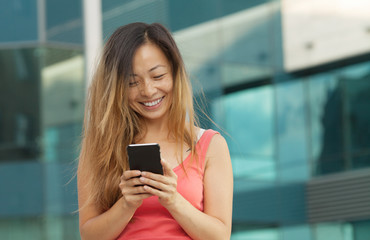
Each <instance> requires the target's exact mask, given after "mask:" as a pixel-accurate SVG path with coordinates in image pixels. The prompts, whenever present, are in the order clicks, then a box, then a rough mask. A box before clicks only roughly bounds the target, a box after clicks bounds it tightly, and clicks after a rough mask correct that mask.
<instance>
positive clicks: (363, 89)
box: [338, 63, 370, 169]
mask: <svg viewBox="0 0 370 240" xmlns="http://www.w3.org/2000/svg"><path fill="white" fill-rule="evenodd" d="M338 78H339V79H340V81H341V82H342V85H341V86H342V88H343V93H344V98H345V99H344V105H345V109H344V111H345V117H346V124H347V126H346V129H347V131H348V133H347V135H348V136H347V141H346V144H347V146H346V149H348V156H347V157H348V158H349V159H348V161H349V164H348V168H350V169H352V168H354V169H358V168H364V167H368V166H370V147H369V146H370V111H369V109H370V81H369V80H370V64H369V63H364V64H358V65H355V66H351V67H347V68H346V69H344V70H343V71H341V72H340V73H339V74H338Z"/></svg>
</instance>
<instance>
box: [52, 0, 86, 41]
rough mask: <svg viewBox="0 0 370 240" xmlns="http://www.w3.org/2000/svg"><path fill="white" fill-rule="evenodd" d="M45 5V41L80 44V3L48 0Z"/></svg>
mask: <svg viewBox="0 0 370 240" xmlns="http://www.w3.org/2000/svg"><path fill="white" fill-rule="evenodd" d="M45 3H46V6H45V10H46V13H45V14H46V24H45V25H46V38H47V40H48V41H51V42H59V43H60V42H61V43H73V44H82V42H83V26H82V22H83V21H82V1H75V0H63V1H59V0H48V1H45Z"/></svg>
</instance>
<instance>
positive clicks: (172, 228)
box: [117, 129, 217, 240]
mask: <svg viewBox="0 0 370 240" xmlns="http://www.w3.org/2000/svg"><path fill="white" fill-rule="evenodd" d="M216 133H217V132H216V131H213V130H203V129H201V131H200V134H201V136H200V137H199V135H200V134H198V139H199V140H198V142H197V144H196V151H197V155H198V161H196V159H192V158H191V154H189V155H188V156H187V158H185V160H184V161H183V165H184V167H185V169H186V172H185V171H184V169H183V167H182V166H181V165H178V166H177V167H175V168H174V169H173V171H174V172H175V173H176V175H177V177H178V178H177V191H178V192H179V193H180V194H181V195H182V196H183V197H184V198H185V199H187V200H188V201H189V202H190V203H191V204H192V205H193V206H194V207H196V208H197V209H199V210H200V211H203V177H204V167H205V157H206V153H207V149H208V146H209V143H210V141H211V139H212V137H213V136H214V134H216ZM117 239H118V240H124V239H130V240H144V239H161V240H170V239H171V240H183V239H191V238H190V237H189V236H188V235H187V234H186V232H185V231H184V230H183V229H182V228H181V226H180V225H179V224H178V223H177V221H176V220H175V219H174V218H173V217H172V216H171V214H170V213H169V212H168V211H167V209H166V208H164V207H163V206H162V205H161V204H160V203H159V201H158V197H157V196H152V197H149V198H147V199H144V201H143V203H142V205H141V206H140V207H139V208H138V209H137V210H136V212H135V213H134V215H133V217H132V219H131V220H130V222H129V223H128V224H127V225H126V227H125V229H124V230H123V231H122V233H121V234H120V236H119V237H118V238H117Z"/></svg>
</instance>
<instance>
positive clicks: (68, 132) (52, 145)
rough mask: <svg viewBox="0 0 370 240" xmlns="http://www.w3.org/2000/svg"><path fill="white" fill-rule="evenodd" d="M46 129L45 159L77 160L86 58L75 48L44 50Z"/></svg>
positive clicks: (43, 117) (44, 137)
mask: <svg viewBox="0 0 370 240" xmlns="http://www.w3.org/2000/svg"><path fill="white" fill-rule="evenodd" d="M43 54H44V56H45V60H46V64H45V67H44V68H43V69H42V72H41V76H42V85H41V88H42V113H43V115H42V119H43V121H42V124H43V126H42V128H43V129H44V136H43V142H44V147H45V151H44V160H45V161H67V162H70V161H73V160H74V159H75V158H76V155H77V147H76V146H78V143H77V141H78V139H79V138H78V136H79V135H80V132H81V125H82V118H83V112H84V96H85V95H84V92H85V86H84V80H83V76H84V72H83V71H84V61H83V57H82V55H81V53H79V52H78V51H71V50H57V49H44V53H43Z"/></svg>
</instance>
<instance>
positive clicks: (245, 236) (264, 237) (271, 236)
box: [231, 228, 280, 240]
mask: <svg viewBox="0 0 370 240" xmlns="http://www.w3.org/2000/svg"><path fill="white" fill-rule="evenodd" d="M257 239H258V240H279V239H280V238H279V231H278V229H268V228H266V229H258V230H251V229H246V230H235V231H234V232H233V233H232V235H231V240H257Z"/></svg>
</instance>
